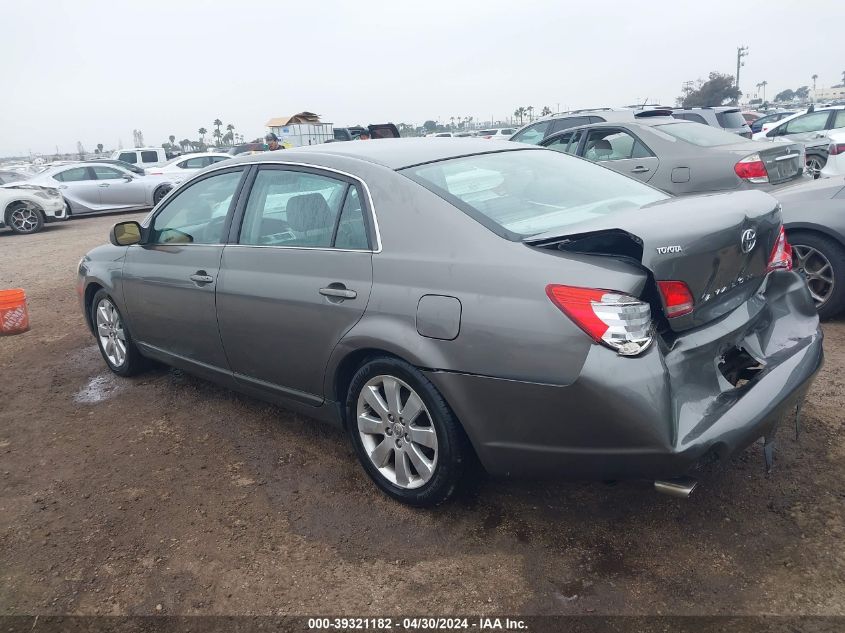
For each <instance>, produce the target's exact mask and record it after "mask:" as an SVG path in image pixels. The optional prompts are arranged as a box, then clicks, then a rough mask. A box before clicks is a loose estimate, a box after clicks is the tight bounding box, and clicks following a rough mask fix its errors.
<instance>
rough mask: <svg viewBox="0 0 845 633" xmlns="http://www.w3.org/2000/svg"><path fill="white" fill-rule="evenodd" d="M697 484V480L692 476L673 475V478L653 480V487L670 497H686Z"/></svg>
mask: <svg viewBox="0 0 845 633" xmlns="http://www.w3.org/2000/svg"><path fill="white" fill-rule="evenodd" d="M697 485H698V481H697V480H695V479H693V478H692V477H675V478H674V479H662V480H661V479H657V480H655V482H654V489H655V490H656V491H657V492H659V493H662V494H664V495H669V496H670V497H678V498H680V499H686V498H687V497H689V496H690V494H691V493H692V491H693V490H695V487H696V486H697Z"/></svg>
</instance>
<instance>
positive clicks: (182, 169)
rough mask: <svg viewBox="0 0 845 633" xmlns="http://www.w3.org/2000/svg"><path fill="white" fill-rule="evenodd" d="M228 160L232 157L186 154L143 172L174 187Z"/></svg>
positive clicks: (212, 153)
mask: <svg viewBox="0 0 845 633" xmlns="http://www.w3.org/2000/svg"><path fill="white" fill-rule="evenodd" d="M230 158H232V157H231V156H229V155H228V154H221V153H219V152H203V153H197V154H188V155H187V156H179V157H178V158H174V159H173V160H170V161H168V162H166V163H165V164H164V165H161V166H159V167H147V168H146V170H145V172H146V174H147V175H148V176H160V177H161V178H162V179H163V180H166V181H167V182H170V183H172V184H173V185H174V186H175V185H178V184H179V183H181V182H182V181H183V180H187V179H188V178H190V177H191V176H193V175H194V174H195V173H197V172H198V171H199V170H201V169H204V168H205V167H208V166H209V165H214V164H215V163H219V162H221V161H224V160H229V159H230Z"/></svg>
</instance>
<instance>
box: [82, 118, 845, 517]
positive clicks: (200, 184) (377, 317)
mask: <svg viewBox="0 0 845 633" xmlns="http://www.w3.org/2000/svg"><path fill="white" fill-rule="evenodd" d="M662 128H668V131H666V130H663V129H662ZM701 130H706V133H707V134H709V135H717V136H718V140H719V141H720V142H721V140H722V138H723V136H728V137H730V139H731V141H734V144H738V145H740V146H743V145H744V146H745V147H748V148H751V149H752V150H753V151H757V149H758V145H757V144H755V143H753V142H752V141H749V140H747V139H743V138H741V137H739V136H737V135H735V134H728V133H725V132H723V131H721V130H716V129H714V128H710V127H705V126H702V125H700V124H697V123H691V122H687V121H681V120H677V119H672V118H668V119H666V120H664V121H662V122H660V123H658V120H657V119H656V118H655V119H652V120H647V122H644V121H643V120H639V121H638V120H636V119H635V118H634V117H633V116H632V117H631V118H630V119H629V120H617V121H612V122H609V121H604V122H597V123H593V122H590V121H589V120H588V121H586V122H585V124H582V125H580V126H578V127H577V128H576V129H574V130H567V131H563V132H562V134H561V133H560V132H559V133H556V134H552V135H551V136H550V137H548V138H546V141H547V142H551V141H553V140H556V139H559V138H562V135H568V137H569V140H568V141H567V143H566V147H567V148H569V147H570V146H572V147H573V151H572V152H571V154H573V155H570V153H568V152H566V151H551V150H548V149H545V148H542V147H537V146H531V145H527V144H519V143H508V142H504V143H500V144H497V145H496V146H495V147H494V148H493V147H491V144H490V143H489V142H488V141H487V140H483V139H460V138H459V139H451V140H449V141H440V140H438V139H401V140H385V141H382V142H378V143H374V142H354V143H336V144H332V145H321V146H314V147H309V148H299V149H293V150H287V151H284V152H273V153H262V154H255V155H252V156H244V157H239V158H235V159H232V160H230V161H226V162H222V163H219V164H216V165H213V166H211V167H208V168H207V169H206V170H204V171H203V172H201V173H199V174H197V175H195V176H193V177H192V178H190V179H188V180H187V181H186V182H183V183H182V184H181V185H180V186H179V187H177V188H176V189H174V191H173V192H172V193H171V194H170V195H168V196H167V197H166V198H165V199H164V200H163V201H162V202H161V203H160V204H159V205H158V206H157V207H156V208H155V209H154V210H153V212H152V213H151V214H149V215H148V216H147V218H146V219H145V220H144V221H143V222H142V223H140V224H139V223H137V222H132V221H129V222H119V223H118V224H116V225H115V226H114V228H113V230H112V232H111V235H110V238H109V241H110V242H111V243H110V244H107V245H104V246H100V247H98V248H96V249H94V250H92V251H90V252H89V253H88V254H87V255H85V257H84V258H83V260H82V261H81V262H80V266H79V277H78V295H79V297H80V300H81V307H82V310H83V313H84V315H85V319H86V323H87V324H88V326H89V328H90V330H91V332H92V334H93V336H94V338H95V340H96V342H97V344H98V346H99V349H100V352H101V354H102V357H103V359H104V362H105V364H106V365H107V366H108V368H109V369H110V370H111V371H112V372H114V373H115V374H117V375H119V376H129V375H132V374H135V373H138V372H140V371H143V370H144V369H145V367H146V366H147V362H148V361H149V360H151V359H154V360H157V361H160V362H164V363H166V364H170V365H174V366H177V367H181V368H183V369H185V370H187V371H191V372H194V373H197V374H198V375H200V376H203V377H205V378H207V379H210V380H213V381H216V382H218V383H220V384H222V385H225V386H226V387H229V388H232V389H236V390H240V391H243V392H246V393H249V394H252V395H254V396H257V397H260V398H264V399H267V400H269V401H272V402H275V403H278V404H281V405H283V406H285V407H287V408H290V409H293V410H295V411H298V412H301V413H304V414H306V415H309V416H311V417H314V418H317V419H320V420H324V421H328V422H330V423H332V424H335V425H337V426H339V427H340V428H342V429H344V430H345V431H346V433H347V434H348V436H349V440H350V442H351V443H352V446H353V447H354V450H355V453H356V454H357V457H358V459H359V461H360V463H361V466H362V468H363V469H364V470H365V471H366V473H367V474H368V475H369V476H370V477H371V478H372V480H373V481H374V482H375V485H377V486H378V487H379V488H380V489H381V490H382V491H384V492H385V493H386V494H388V495H390V496H391V497H393V498H395V499H397V500H399V501H402V502H404V503H408V504H413V505H433V504H436V503H440V502H442V501H444V500H446V499H448V498H449V497H450V496H451V495H453V494H454V492H455V490H456V488H457V487H458V485H459V484H460V483H461V481H462V479H463V473H464V472H465V470H466V468H467V464H468V463H469V462H470V461H471V459H475V458H476V457H477V459H478V461H480V463H481V464H482V465H483V466H484V467H485V468H486V469H487V470H488V471H489V472H491V473H494V474H498V475H504V476H514V475H520V476H525V475H530V476H547V475H551V476H555V477H559V476H569V477H576V478H580V479H600V480H607V479H620V478H645V479H649V480H654V482H655V487H656V488H658V489H659V490H663V491H670V492H672V493H674V494H679V495H682V496H683V495H686V494H689V492H690V491H691V490H692V488H693V486H694V485H695V481H694V477H695V476H696V473H697V472H698V467H699V466H700V465H701V464H705V463H710V462H712V461H714V460H717V459H719V460H722V461H727V460H728V458H729V457H730V456H731V455H732V454H734V453H736V452H737V451H740V450H742V449H744V448H745V447H747V446H749V445H750V444H752V443H753V442H755V441H756V440H757V439H758V438H761V437H764V438H766V442H767V447H768V448H769V449H770V444H771V437H772V436H773V434H774V430H775V428H776V427H777V425H778V422H779V421H780V419H781V418H782V417H783V416H784V415H785V414H786V413H787V412H790V411H794V409H795V406H796V404H798V403H800V401H801V399H802V398H803V397H804V394H805V393H806V392H807V390H808V389H809V386H810V383H811V381H812V378H813V376H814V375H815V374H816V372H817V371H818V369H819V367H820V366H821V363H822V359H823V354H822V333H821V330H820V328H819V317H818V314H817V312H816V310H815V308H814V299H816V296H818V297H819V298H823V296H824V292H825V290H824V288H823V287H822V285H821V284H817V285H813V284H814V281H816V280H824V279H825V278H826V275H827V274H828V270H829V269H828V268H826V266H827V265H826V264H825V262H824V261H822V260H821V259H820V258H819V257H818V256H817V255H818V249H815V246H814V245H818V244H820V243H821V242H820V241H819V240H816V241H812V240H805V241H798V242H796V246H795V252H794V253H793V247H791V246H790V244H789V241H788V240H787V237H786V232H785V229H784V221H783V217H782V214H781V208H780V205H779V204H778V202H777V201H776V200H775V199H773V198H772V197H771V196H769V195H767V194H766V193H764V192H762V191H759V190H745V191H732V192H728V193H713V194H710V195H703V196H701V195H700V196H687V195H684V196H673V195H670V194H668V193H666V192H664V191H661V190H659V189H657V188H655V187H652V186H650V184H651V183H648V184H647V183H644V182H640V181H638V180H637V179H636V178H631V177H627V176H623V175H622V174H620V173H617V172H616V171H614V170H613V169H606V168H605V167H604V166H605V165H610V163H612V162H615V161H614V160H613V157H618V160H620V161H621V160H634V161H636V160H647V161H650V162H646V163H644V166H646V167H647V168H648V172H645V173H646V176H643V174H642V173H639V174H634V175H635V176H639V177H641V178H643V179H647V180H652V179H655V178H659V179H660V182H663V181H664V175H663V170H664V169H667V168H668V171H667V172H666V175H665V178H666V181H667V182H670V183H671V182H673V179H672V172H673V171H674V170H675V169H676V168H675V167H671V165H672V161H673V160H674V158H673V157H674V156H675V155H676V154H677V155H680V154H682V153H683V152H684V151H687V149H686V148H687V146H689V147H696V148H700V149H701V154H702V156H703V157H704V158H703V159H704V160H705V162H707V165H708V166H709V167H708V169H712V170H713V171H714V172H717V171H718V175H716V176H714V177H713V178H714V179H721V178H724V179H728V178H729V176H730V177H731V178H738V179H739V180H740V181H741V182H738V183H736V187H735V188H740V187H743V188H744V187H745V186H746V185H749V186H750V184H756V183H747V182H745V181H746V180H747V179H748V178H754V177H762V176H755V175H754V174H758V173H761V171H760V170H763V169H765V171H766V173H767V174H769V175H770V176H772V175H773V173H774V172H776V173H777V177H781V176H783V177H787V178H788V177H790V176H789V173H787V172H783V173H782V172H781V167H780V166H781V165H787V166H790V169H796V170H800V162H799V164H798V166H797V167H793V165H794V163H795V159H794V158H793V157H791V156H789V157H788V158H786V159H785V160H782V161H779V160H778V158H780V155H773V156H772V157H769V156H768V155H766V156H765V157H764V156H763V155H762V154H761V156H760V157H759V159H760V160H759V163H762V165H759V164H755V161H748V162H747V163H742V159H741V156H740V154H741V153H742V152H743V151H744V150H735V149H724V150H719V149H718V148H719V147H723V148H725V147H732V144H728V145H720V144H719V143H714V144H710V145H708V144H707V143H701V144H699V145H696V144H695V143H691V142H690V140H689V139H690V138H693V139H696V140H700V139H708V138H715V137H713V136H704V134H705V133H702V132H701ZM635 134H636V138H635V137H634V135H635ZM576 137H577V142H576ZM657 139H659V141H658V140H657ZM638 144H639V145H638ZM558 145H563V142H560V143H558ZM667 146H670V147H672V148H673V149H672V150H671V151H670V150H666V149H664V147H667ZM646 147H647V148H648V150H649V152H645V151H644V148H646ZM674 148H681V149H674ZM766 150H768V151H776V148H775V147H772V146H771V145H766ZM732 152H739V153H733V154H732ZM710 153H712V154H713V156H714V158H713V160H712V166H711V163H710V162H709V161H710V160H711V158H710ZM790 153H791V152H790ZM723 154H727V155H732V156H733V157H732V158H731V159H730V160H731V161H735V162H733V164H728V167H727V168H726V171H727V172H731V171H733V173H732V174H731V173H728V174H724V173H723V172H722V171H721V170H722V169H723V167H722V165H723V163H725V158H724V156H723ZM576 155H577V156H582V157H583V158H587V159H588V160H583V159H582V158H579V157H577V156H576ZM626 156H627V158H625V157H626ZM602 158H605V159H607V158H609V160H600V159H602ZM770 158H771V160H769V159H770ZM591 161H595V162H591ZM664 163H665V165H664ZM737 163H741V164H746V165H749V166H750V167H749V170H750V172H749V173H748V174H745V176H746V177H745V178H743V175H742V174H739V173H737V169H736V164H737ZM649 165H651V167H649ZM787 171H788V170H787ZM648 173H651V174H652V175H651V176H648V175H647V174H648ZM698 178H704V177H703V176H699V175H698V174H690V182H697V181H698ZM832 180H833V179H830V181H832ZM826 182H827V181H824V180H820V181H815V182H812V181H810V182H809V183H808V184H809V185H812V186H814V187H820V186H821V185H823V184H825V183H826ZM839 185H843V183H842V182H840V183H839ZM801 186H802V187H803V186H805V185H801ZM842 188H843V187H841V186H840V190H839V191H834V190H833V188H831V190H830V191H827V190H826V191H825V192H824V194H823V195H821V194H820V195H819V198H822V197H825V196H827V197H830V198H838V197H839V196H840V194H841V193H842V191H841V190H842ZM752 189H753V188H752ZM794 202H795V205H797V206H798V207H802V208H804V207H806V205H807V203H806V201H802V200H800V199H796V200H795V201H794ZM789 205H790V206H792V203H791V202H790V203H789ZM786 206H787V204H786V203H784V207H786ZM802 230H807V231H808V235H811V234H812V233H811V230H812V229H811V228H810V227H802ZM796 234H797V233H796ZM186 245H193V246H195V248H186V247H185V246H186ZM814 249H815V250H814ZM793 265H795V267H796V268H798V269H800V271H801V272H799V271H796V270H793ZM802 273H803V275H804V276H802ZM805 277H806V279H807V280H809V281H810V288H811V290H812V292H813V293H814V294H813V295H812V296H811V293H810V292H808V289H807V282H806V281H805ZM764 455H766V456H767V459H769V460H770V459H771V451H770V450H767V451H764Z"/></svg>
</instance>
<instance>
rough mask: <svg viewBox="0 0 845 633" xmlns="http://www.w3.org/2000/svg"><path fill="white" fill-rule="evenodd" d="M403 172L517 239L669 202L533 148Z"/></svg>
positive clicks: (663, 196) (650, 190) (632, 184)
mask: <svg viewBox="0 0 845 633" xmlns="http://www.w3.org/2000/svg"><path fill="white" fill-rule="evenodd" d="M399 173H401V174H403V175H406V176H408V177H409V178H411V179H412V180H414V181H415V182H417V183H419V184H421V185H422V186H424V187H426V188H427V189H429V190H431V191H433V192H434V193H436V194H437V195H439V196H440V197H442V198H443V199H445V200H447V201H448V202H450V203H452V204H453V205H455V206H456V207H457V208H459V209H461V210H462V211H464V212H465V213H466V214H467V215H469V216H470V217H473V218H474V219H476V220H477V221H478V222H480V223H481V224H483V225H484V226H486V227H487V228H489V229H490V230H492V231H493V232H495V233H497V234H499V235H501V236H503V237H506V238H508V239H511V240H519V239H522V238H524V237H528V236H531V235H537V234H540V233H546V232H549V231H556V230H558V229H564V228H565V227H567V226H569V225H572V224H577V223H581V222H587V221H589V220H591V219H594V218H597V217H601V216H605V215H609V214H613V213H624V212H626V211H634V210H636V209H638V208H640V207H642V206H643V205H646V204H649V203H652V202H656V201H658V200H665V199H667V198H668V197H669V196H667V195H666V194H665V193H663V192H660V191H657V190H656V189H653V188H651V187H649V186H647V185H644V184H642V183H640V182H638V181H636V180H633V179H631V178H628V177H627V176H623V175H621V174H618V173H616V172H614V171H611V170H609V169H604V168H602V167H599V166H598V165H593V164H590V163H589V162H586V161H583V160H578V159H575V158H573V157H571V156H565V155H563V154H561V153H559V152H546V151H538V150H532V149H524V150H517V151H507V152H497V153H493V154H477V155H474V156H467V157H463V158H454V159H450V160H445V161H440V162H437V163H431V164H426V165H420V166H417V167H408V168H406V169H403V170H401V171H400V172H399Z"/></svg>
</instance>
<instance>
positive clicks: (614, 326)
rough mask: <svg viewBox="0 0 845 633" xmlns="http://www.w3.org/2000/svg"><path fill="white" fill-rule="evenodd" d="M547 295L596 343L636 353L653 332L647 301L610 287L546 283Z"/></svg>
mask: <svg viewBox="0 0 845 633" xmlns="http://www.w3.org/2000/svg"><path fill="white" fill-rule="evenodd" d="M546 295H548V297H549V299H551V301H552V303H553V304H555V305H556V306H557V307H558V308H559V309H560V311H561V312H563V313H564V314H565V315H566V316H568V317H569V318H570V319H572V321H573V322H574V323H575V325H577V326H578V327H580V328H581V329H582V330H584V332H586V333H587V335H588V336H589V337H590V338H592V339H593V340H594V341H595V342H596V343H602V344H603V345H606V346H607V347H609V348H611V349H613V350H616V351H617V352H618V353H619V354H620V355H621V356H636V355H637V354H639V353H640V352H642V351H644V350H645V349H646V348H647V347H648V346H649V345H650V344H651V341H652V338H653V335H654V329H653V328H652V323H651V308H650V307H649V305H648V304H647V303H644V302H642V301H640V300H639V299H636V298H635V297H631V296H629V295H626V294H622V293H620V292H615V291H613V290H597V289H594V288H576V287H573V286H561V285H558V284H549V285H548V286H546Z"/></svg>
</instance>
